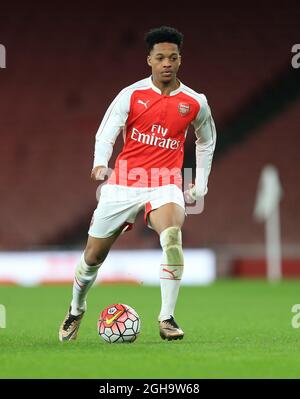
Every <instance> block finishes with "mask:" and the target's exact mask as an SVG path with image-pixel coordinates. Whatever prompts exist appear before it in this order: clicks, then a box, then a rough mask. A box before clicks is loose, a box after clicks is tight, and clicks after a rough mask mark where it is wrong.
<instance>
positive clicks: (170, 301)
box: [158, 227, 184, 321]
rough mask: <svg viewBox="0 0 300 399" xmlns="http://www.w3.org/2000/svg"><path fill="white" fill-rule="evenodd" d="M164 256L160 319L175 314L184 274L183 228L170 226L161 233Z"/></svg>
mask: <svg viewBox="0 0 300 399" xmlns="http://www.w3.org/2000/svg"><path fill="white" fill-rule="evenodd" d="M160 243H161V246H162V249H163V258H162V263H161V265H160V287H161V310H160V314H159V317H158V320H159V321H163V320H167V319H169V318H170V316H174V311H175V306H176V301H177V297H178V292H179V287H180V282H181V277H182V274H183V266H184V260H183V251H182V239H181V230H180V228H179V227H168V228H167V229H165V230H164V231H162V233H161V234H160Z"/></svg>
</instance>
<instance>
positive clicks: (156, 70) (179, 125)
mask: <svg viewBox="0 0 300 399" xmlns="http://www.w3.org/2000/svg"><path fill="white" fill-rule="evenodd" d="M145 40H146V43H147V45H148V50H149V53H148V57H147V63H148V65H149V66H150V67H151V71H152V73H151V76H150V77H147V78H146V79H143V80H140V81H138V82H136V83H134V84H132V85H131V86H128V87H126V88H125V89H123V90H122V91H121V92H120V93H119V94H118V95H117V97H116V98H115V99H114V101H113V102H112V103H111V105H110V106H109V108H108V110H107V112H106V113H105V115H104V118H103V120H102V122H101V124H100V127H99V130H98V132H97V134H96V144H95V154H94V165H93V169H92V173H91V177H92V179H93V180H103V179H104V177H105V176H106V175H109V174H108V162H109V160H110V157H111V155H112V151H113V146H114V143H115V140H116V138H117V136H118V135H119V133H120V132H122V133H123V138H124V146H123V149H122V151H121V153H120V154H119V155H118V157H117V159H116V162H115V167H114V170H113V173H111V174H110V176H109V178H108V180H107V182H106V184H104V185H102V188H101V194H100V199H99V202H98V206H97V208H96V210H95V212H94V215H93V218H92V222H91V226H90V229H89V237H88V241H87V245H86V248H85V251H84V253H83V254H82V256H81V259H80V261H79V263H78V265H77V267H76V270H75V277H74V283H73V298H72V301H71V305H70V308H69V310H68V312H67V315H66V317H65V319H64V320H63V323H62V325H61V327H60V330H59V339H60V340H61V341H70V340H74V339H76V337H77V332H78V329H79V326H80V322H81V320H82V317H83V315H84V313H85V311H86V309H87V304H86V298H87V293H88V290H89V289H90V288H91V286H92V284H93V283H94V281H95V279H96V277H97V273H98V270H99V268H100V267H101V265H102V264H103V262H104V260H105V258H106V257H107V255H108V253H109V250H110V248H111V247H112V245H113V243H114V242H115V241H116V239H117V238H118V237H119V236H120V234H121V233H123V232H124V231H126V230H128V229H130V228H132V225H133V223H134V221H135V218H136V216H137V214H138V213H139V212H140V211H144V217H145V222H146V224H147V225H148V227H150V228H152V229H153V230H154V231H155V232H156V233H157V234H158V235H159V239H160V244H161V247H162V262H161V265H160V285H161V309H160V313H159V316H158V323H159V333H160V336H161V338H162V339H168V340H173V339H182V338H183V336H184V332H183V330H182V329H181V328H180V327H179V325H178V324H177V322H176V321H175V319H174V311H175V305H176V301H177V297H178V292H179V286H180V281H181V278H182V274H183V266H184V258H183V251H182V238H181V227H182V225H183V223H184V219H185V201H184V199H185V198H190V199H191V198H192V200H194V201H197V200H198V199H200V198H203V197H204V195H205V194H206V193H207V183H208V176H209V173H210V170H211V164H212V158H213V153H214V148H215V143H216V130H215V125H214V121H213V118H212V115H211V111H210V108H209V106H208V103H207V99H206V97H205V95H203V94H199V93H197V92H195V91H194V90H192V89H190V88H189V87H187V86H185V85H184V84H183V83H182V82H181V81H180V80H179V79H178V78H177V72H178V69H179V67H180V64H181V47H182V42H183V35H182V34H181V33H180V32H178V31H177V30H176V29H174V28H171V27H167V26H162V27H160V28H157V29H152V30H150V31H149V32H148V33H147V34H146V35H145ZM191 124H192V125H193V126H194V129H195V135H196V168H197V169H196V170H197V171H201V179H199V178H197V172H196V180H195V184H190V187H189V189H188V190H186V191H185V192H184V193H183V191H182V176H181V168H182V163H183V155H184V142H185V137H186V134H187V130H188V127H189V125H191ZM199 176H200V174H199ZM141 267H142V265H141Z"/></svg>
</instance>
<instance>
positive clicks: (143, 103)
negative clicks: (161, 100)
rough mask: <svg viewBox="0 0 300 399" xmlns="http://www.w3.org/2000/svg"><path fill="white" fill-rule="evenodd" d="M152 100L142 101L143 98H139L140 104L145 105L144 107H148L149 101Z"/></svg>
mask: <svg viewBox="0 0 300 399" xmlns="http://www.w3.org/2000/svg"><path fill="white" fill-rule="evenodd" d="M149 101H150V100H147V101H146V102H144V101H142V100H138V104H142V105H144V107H145V108H148V105H147V104H148V102H149Z"/></svg>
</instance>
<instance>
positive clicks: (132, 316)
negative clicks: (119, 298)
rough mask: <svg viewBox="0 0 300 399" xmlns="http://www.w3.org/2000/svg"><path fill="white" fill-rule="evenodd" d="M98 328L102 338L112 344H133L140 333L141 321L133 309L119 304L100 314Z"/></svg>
mask: <svg viewBox="0 0 300 399" xmlns="http://www.w3.org/2000/svg"><path fill="white" fill-rule="evenodd" d="M97 326H98V334H99V335H100V337H102V338H103V339H104V341H106V342H109V343H110V344H112V343H115V342H117V343H123V342H133V341H135V340H136V338H137V336H138V334H139V333H140V329H141V320H140V317H139V315H138V314H137V312H136V311H135V310H134V309H133V308H131V307H130V306H128V305H124V304H120V303H117V304H114V305H111V306H108V307H107V308H105V309H104V310H103V311H102V312H101V313H100V316H99V320H98V324H97Z"/></svg>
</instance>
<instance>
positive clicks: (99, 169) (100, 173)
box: [91, 165, 107, 181]
mask: <svg viewBox="0 0 300 399" xmlns="http://www.w3.org/2000/svg"><path fill="white" fill-rule="evenodd" d="M106 172H107V167H106V166H103V165H100V166H95V167H94V168H93V170H92V173H91V178H92V179H93V180H94V181H97V180H104V178H105V176H107V173H106Z"/></svg>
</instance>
